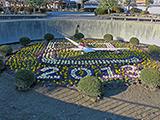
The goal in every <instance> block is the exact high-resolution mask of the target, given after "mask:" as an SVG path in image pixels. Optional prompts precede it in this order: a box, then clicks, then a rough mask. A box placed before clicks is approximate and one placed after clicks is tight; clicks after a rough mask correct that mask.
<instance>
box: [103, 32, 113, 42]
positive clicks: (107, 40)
mask: <svg viewBox="0 0 160 120" xmlns="http://www.w3.org/2000/svg"><path fill="white" fill-rule="evenodd" d="M103 38H104V40H105V42H111V41H113V35H111V34H105V35H104V36H103Z"/></svg>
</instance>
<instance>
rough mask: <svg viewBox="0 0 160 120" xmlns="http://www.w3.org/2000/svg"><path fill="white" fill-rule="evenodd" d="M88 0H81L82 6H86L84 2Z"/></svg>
mask: <svg viewBox="0 0 160 120" xmlns="http://www.w3.org/2000/svg"><path fill="white" fill-rule="evenodd" d="M87 1H89V0H81V8H84V3H85V2H87Z"/></svg>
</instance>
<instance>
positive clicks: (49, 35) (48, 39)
mask: <svg viewBox="0 0 160 120" xmlns="http://www.w3.org/2000/svg"><path fill="white" fill-rule="evenodd" d="M44 39H45V40H47V41H48V42H49V41H51V40H54V35H53V34H51V33H47V34H45V35H44Z"/></svg>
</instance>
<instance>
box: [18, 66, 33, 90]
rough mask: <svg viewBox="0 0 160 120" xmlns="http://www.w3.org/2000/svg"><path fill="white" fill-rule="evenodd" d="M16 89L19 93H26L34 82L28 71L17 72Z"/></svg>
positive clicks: (31, 74)
mask: <svg viewBox="0 0 160 120" xmlns="http://www.w3.org/2000/svg"><path fill="white" fill-rule="evenodd" d="M15 78H16V88H17V90H20V91H26V90H29V89H30V88H31V86H32V85H33V83H34V82H35V76H34V74H33V73H32V72H31V71H30V70H26V69H21V70H18V71H17V73H16V75H15Z"/></svg>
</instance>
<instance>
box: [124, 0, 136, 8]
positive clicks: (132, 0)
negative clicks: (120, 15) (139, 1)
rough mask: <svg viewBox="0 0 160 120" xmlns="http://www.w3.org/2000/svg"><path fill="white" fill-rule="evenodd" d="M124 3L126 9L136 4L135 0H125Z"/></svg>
mask: <svg viewBox="0 0 160 120" xmlns="http://www.w3.org/2000/svg"><path fill="white" fill-rule="evenodd" d="M125 4H126V6H127V10H130V7H134V6H136V1H135V0H125Z"/></svg>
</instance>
